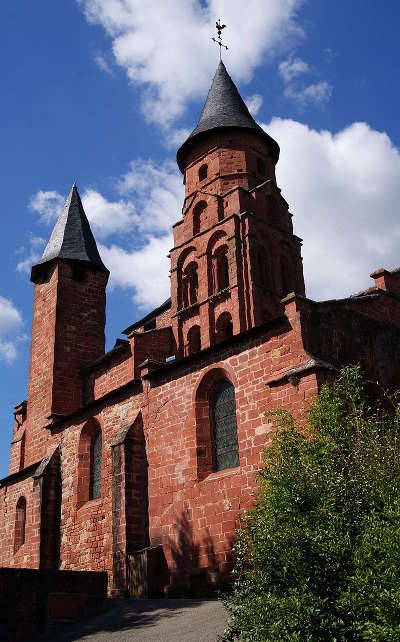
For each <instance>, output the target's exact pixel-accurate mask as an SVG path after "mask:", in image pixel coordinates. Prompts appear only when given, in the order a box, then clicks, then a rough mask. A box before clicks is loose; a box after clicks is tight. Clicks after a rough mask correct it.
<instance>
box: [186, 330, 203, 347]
mask: <svg viewBox="0 0 400 642" xmlns="http://www.w3.org/2000/svg"><path fill="white" fill-rule="evenodd" d="M200 349H201V339H200V326H198V325H194V326H192V327H191V328H190V330H189V332H188V333H187V353H188V354H195V353H196V352H199V351H200Z"/></svg>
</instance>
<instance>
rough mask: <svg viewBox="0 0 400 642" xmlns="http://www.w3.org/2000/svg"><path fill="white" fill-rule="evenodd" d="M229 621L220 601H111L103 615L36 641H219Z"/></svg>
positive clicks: (87, 619) (53, 632)
mask: <svg viewBox="0 0 400 642" xmlns="http://www.w3.org/2000/svg"><path fill="white" fill-rule="evenodd" d="M226 620H227V614H226V611H225V609H224V606H223V604H222V602H220V601H219V600H134V599H126V600H108V605H107V607H106V608H105V610H104V611H103V612H102V613H101V614H100V615H97V616H95V617H91V618H86V619H85V620H82V621H80V622H79V623H77V624H74V625H69V626H66V627H65V628H64V629H62V630H57V631H52V632H51V633H49V634H47V635H45V636H41V637H40V638H38V639H37V641H36V642H54V640H55V639H57V642H74V641H75V640H91V641H92V642H94V641H96V642H131V641H132V642H136V641H137V642H139V641H140V642H176V641H179V642H216V640H217V637H218V634H220V633H222V631H223V629H224V626H225V623H226Z"/></svg>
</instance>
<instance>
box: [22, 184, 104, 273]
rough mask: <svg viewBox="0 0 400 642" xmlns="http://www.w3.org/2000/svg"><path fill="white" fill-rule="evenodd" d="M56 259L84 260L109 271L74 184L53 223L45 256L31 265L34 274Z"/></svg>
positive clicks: (97, 267)
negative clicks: (102, 258) (101, 256)
mask: <svg viewBox="0 0 400 642" xmlns="http://www.w3.org/2000/svg"><path fill="white" fill-rule="evenodd" d="M55 259H70V260H73V261H82V262H83V263H88V264H90V265H91V266H93V267H94V268H96V269H97V270H101V271H102V272H107V273H108V270H107V268H106V266H105V265H104V263H103V261H102V260H101V258H100V254H99V251H98V249H97V245H96V241H95V239H94V236H93V234H92V230H91V229H90V225H89V221H88V220H87V217H86V214H85V210H84V209H83V205H82V201H81V198H80V196H79V192H78V188H77V186H76V185H75V183H74V185H73V186H72V188H71V191H70V193H69V196H68V198H67V200H66V203H65V205H64V208H63V210H62V211H61V214H60V216H59V218H58V220H57V223H56V224H55V226H54V229H53V232H52V234H51V237H50V240H49V242H48V243H47V245H46V247H45V250H44V252H43V256H42V258H41V259H40V261H38V263H36V264H35V265H34V266H33V267H32V275H33V274H34V272H37V270H38V268H39V266H41V265H43V264H45V263H48V262H50V261H54V260H55Z"/></svg>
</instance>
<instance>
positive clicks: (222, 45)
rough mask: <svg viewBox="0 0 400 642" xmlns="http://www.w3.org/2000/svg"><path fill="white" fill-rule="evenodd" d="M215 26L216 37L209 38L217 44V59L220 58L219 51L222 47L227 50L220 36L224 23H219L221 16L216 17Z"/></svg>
mask: <svg viewBox="0 0 400 642" xmlns="http://www.w3.org/2000/svg"><path fill="white" fill-rule="evenodd" d="M215 27H216V29H217V34H218V37H217V38H211V40H213V41H214V42H215V43H216V44H217V45H218V47H219V59H220V60H222V53H221V52H222V47H223V48H224V49H226V50H227V51H228V47H227V46H226V45H224V44H223V42H222V37H221V33H222V29H225V27H226V25H222V24H221V18H218V20H217V22H216V23H215Z"/></svg>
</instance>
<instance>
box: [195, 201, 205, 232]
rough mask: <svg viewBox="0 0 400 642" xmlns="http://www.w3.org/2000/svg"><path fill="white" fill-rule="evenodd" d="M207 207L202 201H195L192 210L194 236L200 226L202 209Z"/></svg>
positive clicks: (202, 215) (202, 216) (201, 223)
mask: <svg viewBox="0 0 400 642" xmlns="http://www.w3.org/2000/svg"><path fill="white" fill-rule="evenodd" d="M206 208H207V204H206V203H205V202H204V201H203V202H201V203H197V205H196V207H195V208H194V210H193V236H196V234H198V233H199V232H200V230H201V228H202V225H203V222H204V221H203V219H204V211H205V209H206Z"/></svg>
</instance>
